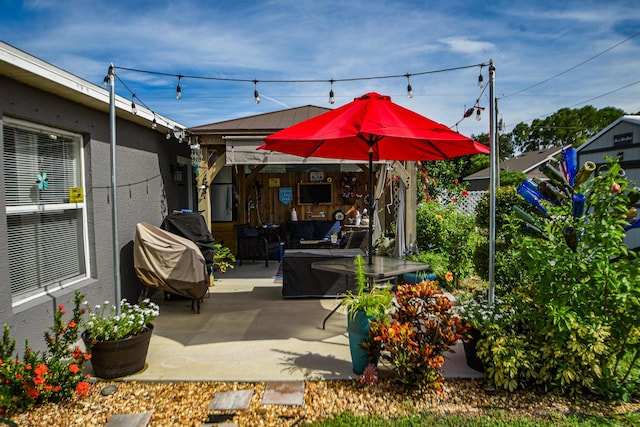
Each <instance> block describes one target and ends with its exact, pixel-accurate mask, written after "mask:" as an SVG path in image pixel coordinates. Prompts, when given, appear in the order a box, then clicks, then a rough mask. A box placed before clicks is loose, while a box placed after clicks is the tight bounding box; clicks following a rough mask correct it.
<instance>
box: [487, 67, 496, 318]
mask: <svg viewBox="0 0 640 427" xmlns="http://www.w3.org/2000/svg"><path fill="white" fill-rule="evenodd" d="M495 72H496V69H495V67H494V66H493V60H492V59H490V60H489V148H490V153H489V155H490V158H491V159H490V160H491V165H490V174H489V304H490V305H493V304H494V302H495V257H496V188H497V185H496V184H497V177H498V171H497V169H498V168H497V165H498V159H497V153H498V150H497V144H496V132H495V129H496V128H495V122H496V117H495V115H496V113H495V92H494V84H495Z"/></svg>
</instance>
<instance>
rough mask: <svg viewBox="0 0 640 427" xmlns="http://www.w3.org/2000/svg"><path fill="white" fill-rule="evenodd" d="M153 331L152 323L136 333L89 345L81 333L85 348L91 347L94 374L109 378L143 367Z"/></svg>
mask: <svg viewBox="0 0 640 427" xmlns="http://www.w3.org/2000/svg"><path fill="white" fill-rule="evenodd" d="M152 333H153V324H149V325H147V329H145V330H144V331H143V332H141V333H139V334H138V335H134V336H132V337H128V338H124V339H122V340H116V341H99V342H96V343H95V344H93V346H91V343H88V342H87V340H86V339H85V334H84V333H83V334H82V339H83V340H84V343H85V345H86V346H87V348H91V366H93V373H94V374H95V376H97V377H100V378H104V379H111V378H119V377H124V376H127V375H131V374H134V373H136V372H138V371H141V370H142V369H143V368H144V364H145V361H146V359H147V351H148V350H149V342H150V341H151V334H152Z"/></svg>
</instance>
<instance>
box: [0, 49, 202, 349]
mask: <svg viewBox="0 0 640 427" xmlns="http://www.w3.org/2000/svg"><path fill="white" fill-rule="evenodd" d="M107 68H108V64H106V65H105V74H106V73H107ZM115 104H116V106H117V119H116V129H117V131H116V135H117V140H116V169H117V173H116V177H117V181H116V182H117V193H116V194H117V209H118V212H117V219H118V243H119V248H118V252H119V255H120V271H119V273H120V277H121V283H122V296H123V297H126V298H127V299H129V300H130V301H135V300H136V299H137V296H138V295H139V292H140V286H141V285H140V282H139V281H138V279H137V278H136V276H135V273H134V270H133V257H132V248H133V238H134V236H135V226H136V224H137V223H138V222H141V221H147V222H150V223H151V224H154V225H160V224H161V222H162V220H163V218H164V216H165V215H166V214H167V213H168V212H170V211H172V210H173V209H177V208H179V207H181V204H182V202H180V197H181V194H185V193H189V191H185V188H186V189H187V190H188V189H189V188H190V187H189V186H188V183H187V184H185V187H183V188H182V189H181V188H180V187H179V186H178V185H177V184H175V183H174V182H173V174H172V170H175V169H176V167H175V166H177V165H178V164H179V163H180V162H183V163H187V164H188V163H190V160H189V147H188V146H187V145H186V144H178V143H177V142H176V140H175V139H172V141H171V142H175V143H169V141H167V139H166V135H167V133H168V132H170V131H171V132H172V131H173V129H174V127H176V126H177V127H182V126H180V125H179V124H178V123H175V122H173V121H171V120H170V119H167V118H165V117H162V116H160V115H157V114H155V113H154V112H152V111H150V110H148V109H146V108H142V107H140V106H138V108H137V114H135V115H134V114H132V112H131V101H130V100H126V99H124V98H121V97H116V102H115ZM109 106H110V104H109V92H108V90H105V89H103V88H101V87H100V86H97V85H94V84H93V83H90V82H88V81H85V80H83V79H81V78H79V77H77V76H75V75H72V74H70V73H68V72H66V71H64V70H61V69H59V68H57V67H55V66H53V65H51V64H49V63H46V62H44V61H42V60H40V59H38V58H35V57H33V56H31V55H29V54H28V53H25V52H23V51H20V50H19V49H16V48H14V47H12V46H9V45H7V44H5V43H2V42H0V114H1V115H0V134H1V135H2V138H1V139H0V141H1V142H0V156H2V165H3V166H2V173H0V198H1V200H0V205H2V209H1V210H0V236H1V237H0V276H1V277H3V280H2V282H1V283H0V326H2V325H3V324H8V325H9V326H10V327H11V333H12V336H13V337H15V338H16V339H17V342H18V350H19V351H22V345H23V343H24V340H25V338H28V339H29V343H30V345H31V346H33V347H34V348H35V349H42V348H44V342H43V339H42V337H43V333H44V331H46V330H48V329H49V328H50V327H51V326H52V325H53V318H54V317H53V315H54V311H55V309H56V307H57V306H58V305H64V306H66V307H68V308H70V304H71V301H72V299H73V294H74V290H80V291H81V292H82V293H83V294H84V295H85V298H86V299H87V300H88V301H89V302H90V303H91V304H102V303H104V301H109V302H110V304H113V303H114V298H115V295H116V291H115V283H116V277H117V276H116V273H115V272H114V270H115V267H114V266H115V261H114V248H113V242H114V238H113V226H112V224H113V222H112V206H113V200H112V197H111V195H110V187H111V176H112V174H111V164H110V152H111V145H110V120H109ZM154 119H155V121H156V123H157V127H156V128H155V129H152V122H153V121H154ZM170 135H171V134H170ZM172 166H173V167H172ZM45 173H46V180H45V176H44V174H45ZM187 182H188V181H187Z"/></svg>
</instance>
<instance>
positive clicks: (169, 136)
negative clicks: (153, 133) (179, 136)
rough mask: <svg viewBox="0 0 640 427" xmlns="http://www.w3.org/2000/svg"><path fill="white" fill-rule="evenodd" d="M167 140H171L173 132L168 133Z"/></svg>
mask: <svg viewBox="0 0 640 427" xmlns="http://www.w3.org/2000/svg"><path fill="white" fill-rule="evenodd" d="M166 138H167V139H171V132H169V131H167V137H166Z"/></svg>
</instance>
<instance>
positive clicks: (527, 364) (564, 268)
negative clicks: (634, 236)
mask: <svg viewBox="0 0 640 427" xmlns="http://www.w3.org/2000/svg"><path fill="white" fill-rule="evenodd" d="M619 172H620V166H619V164H617V163H616V162H613V161H609V164H608V168H607V171H606V172H603V173H601V174H598V175H597V176H595V177H593V178H592V179H590V180H589V181H587V182H586V183H584V184H582V185H580V186H579V187H578V188H576V189H574V191H575V192H577V193H581V194H584V196H585V209H584V213H583V214H580V212H578V213H576V212H575V211H572V207H571V204H570V203H566V204H564V205H560V206H552V205H550V204H549V205H546V204H545V207H547V208H548V211H549V214H550V218H552V219H549V220H544V221H543V220H540V219H539V220H537V223H536V224H535V225H536V226H538V227H539V228H540V229H541V230H542V232H543V234H544V235H545V236H546V238H545V239H543V238H535V237H531V236H527V235H524V234H522V233H520V234H519V235H518V233H517V231H518V227H517V224H510V225H509V224H507V226H506V227H507V228H512V230H511V232H512V233H513V235H514V236H517V237H516V238H515V239H514V245H513V252H512V253H513V255H514V256H515V257H516V258H517V259H518V260H519V262H520V263H521V265H522V268H523V269H526V270H527V271H528V274H529V277H530V280H528V281H525V282H522V283H521V284H519V285H518V286H515V287H514V288H513V292H514V293H515V299H516V301H518V306H517V307H516V313H517V318H516V324H515V325H514V327H513V329H512V330H507V329H505V328H499V327H496V328H495V330H488V335H489V338H488V339H487V340H484V342H479V343H478V355H479V356H480V357H481V359H482V360H483V362H484V363H485V366H489V369H487V370H486V371H485V372H488V373H489V374H488V375H489V379H490V380H492V381H493V382H494V384H495V385H496V386H498V387H504V388H509V389H512V388H513V387H519V386H531V385H534V384H537V385H539V386H542V387H544V388H545V389H554V390H558V391H561V392H566V393H582V392H585V391H586V392H595V393H597V394H599V395H601V396H603V397H608V398H616V399H630V398H631V397H632V396H633V395H637V393H638V391H637V390H638V385H640V379H639V378H638V371H639V366H640V283H639V282H638V280H637V278H638V277H639V276H640V258H639V257H638V254H637V252H635V251H631V250H630V249H629V248H628V247H627V245H626V244H625V242H624V239H625V235H626V233H625V228H626V227H628V226H629V224H630V221H632V220H633V218H632V217H631V216H630V215H629V210H630V209H629V206H630V204H631V203H630V199H629V195H630V192H629V184H628V182H627V181H626V180H625V179H624V178H623V177H621V176H620V175H621V174H619ZM574 237H575V238H574Z"/></svg>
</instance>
